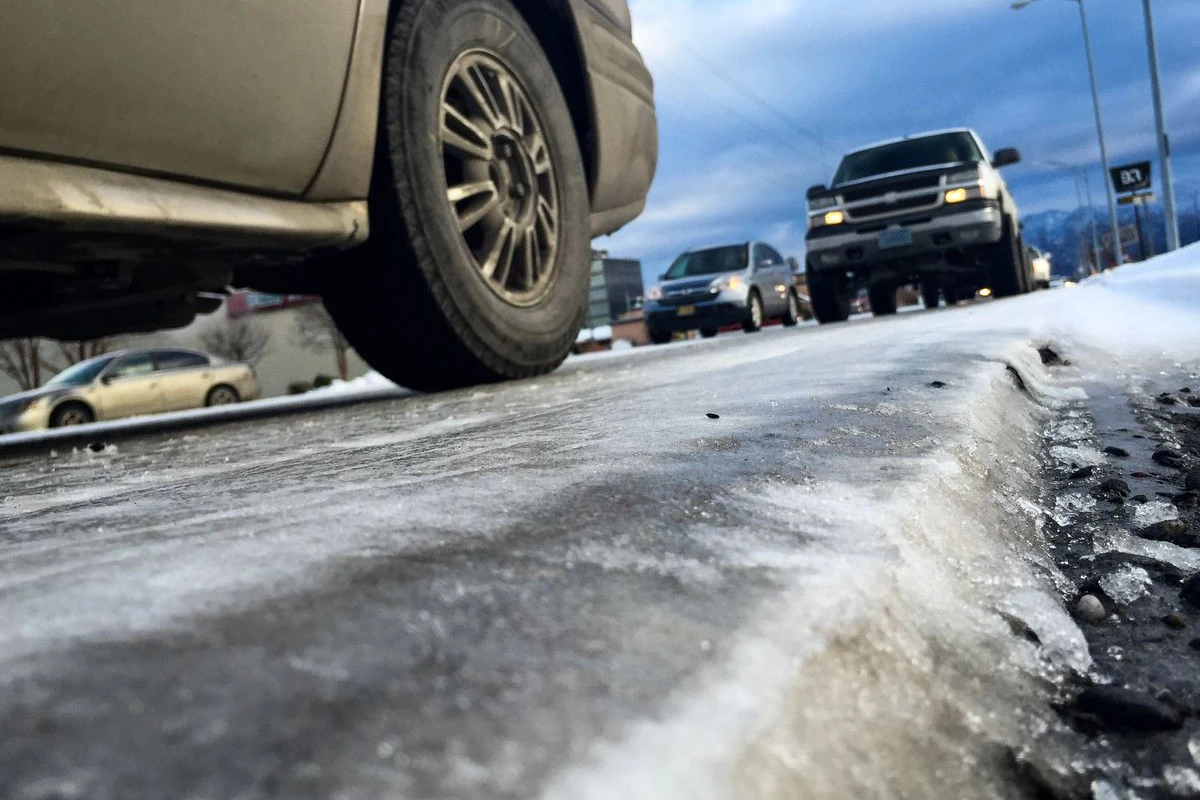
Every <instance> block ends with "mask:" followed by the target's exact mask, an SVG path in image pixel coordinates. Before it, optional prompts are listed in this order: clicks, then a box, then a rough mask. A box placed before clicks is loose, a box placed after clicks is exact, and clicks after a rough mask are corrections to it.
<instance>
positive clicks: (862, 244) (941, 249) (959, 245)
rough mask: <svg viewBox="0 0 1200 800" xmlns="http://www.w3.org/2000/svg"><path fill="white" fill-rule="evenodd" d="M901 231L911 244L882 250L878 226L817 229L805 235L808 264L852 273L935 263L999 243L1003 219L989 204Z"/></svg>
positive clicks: (996, 206)
mask: <svg viewBox="0 0 1200 800" xmlns="http://www.w3.org/2000/svg"><path fill="white" fill-rule="evenodd" d="M858 227H859V228H863V227H866V226H863V225H860V226H858ZM902 227H905V228H907V229H908V230H909V231H911V232H912V244H910V245H905V246H902V247H881V246H880V238H879V237H880V233H881V231H880V230H879V229H878V225H876V226H874V228H873V229H871V230H870V231H869V232H861V233H860V232H859V231H857V230H854V226H853V224H849V225H847V226H846V230H844V231H842V230H838V229H834V230H830V229H817V230H815V231H812V232H810V233H809V235H808V239H807V244H808V263H809V265H810V267H811V268H812V269H814V270H817V271H825V270H830V271H834V270H836V271H852V270H854V269H856V268H860V267H869V266H871V265H873V264H886V263H892V262H897V261H922V260H934V259H938V258H940V257H941V256H942V255H943V254H944V253H946V252H947V251H950V250H962V249H965V248H972V247H979V246H983V245H989V244H995V243H996V242H998V241H1000V237H1001V236H1002V235H1003V232H1004V215H1003V214H1002V213H1001V211H1000V206H999V205H998V204H990V205H987V206H984V207H981V208H973V209H970V210H964V211H960V212H957V213H954V214H945V215H943V216H939V217H935V218H933V219H932V220H928V221H924V222H919V223H916V224H913V225H902Z"/></svg>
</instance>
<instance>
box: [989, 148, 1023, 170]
mask: <svg viewBox="0 0 1200 800" xmlns="http://www.w3.org/2000/svg"><path fill="white" fill-rule="evenodd" d="M1020 163H1021V151H1020V150H1017V149H1016V148H1015V147H1006V148H1004V149H1003V150H997V151H996V156H995V158H993V159H992V166H993V167H995V168H996V169H1000V168H1001V167H1010V166H1012V165H1013V164H1020Z"/></svg>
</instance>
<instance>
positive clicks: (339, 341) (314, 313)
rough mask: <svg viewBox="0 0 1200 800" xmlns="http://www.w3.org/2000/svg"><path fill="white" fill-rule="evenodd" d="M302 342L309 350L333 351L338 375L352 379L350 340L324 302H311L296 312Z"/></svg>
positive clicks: (345, 378)
mask: <svg viewBox="0 0 1200 800" xmlns="http://www.w3.org/2000/svg"><path fill="white" fill-rule="evenodd" d="M296 329H297V331H298V333H299V338H300V344H301V346H303V347H306V348H308V349H309V350H315V351H318V352H329V353H332V354H333V356H334V358H335V359H337V370H338V376H339V377H341V379H342V380H349V379H350V342H348V341H346V337H345V336H343V335H342V332H341V331H340V330H338V326H337V324H336V323H334V321H333V317H331V316H329V312H328V311H326V310H325V306H324V304H322V303H309V304H308V305H306V306H302V307H301V308H300V310H299V311H298V312H297V314H296Z"/></svg>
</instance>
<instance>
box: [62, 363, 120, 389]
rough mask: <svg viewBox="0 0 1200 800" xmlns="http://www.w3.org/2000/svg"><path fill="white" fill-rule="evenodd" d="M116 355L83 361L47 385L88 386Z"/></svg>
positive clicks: (64, 371)
mask: <svg viewBox="0 0 1200 800" xmlns="http://www.w3.org/2000/svg"><path fill="white" fill-rule="evenodd" d="M115 358H116V356H101V357H100V358H93V359H90V360H88V361H81V362H79V363H78V364H76V365H75V366H73V367H69V368H68V369H65V370H63V371H62V372H60V373H58V374H57V375H55V376H54V377H53V378H51V379H50V380H48V381H46V385H47V386H87V385H88V384H89V383H91V382H92V381H94V380H96V376H98V375H99V374H100V373H101V372H103V371H104V368H105V367H107V366H108V365H109V364H111V363H112V362H113V360H114V359H115Z"/></svg>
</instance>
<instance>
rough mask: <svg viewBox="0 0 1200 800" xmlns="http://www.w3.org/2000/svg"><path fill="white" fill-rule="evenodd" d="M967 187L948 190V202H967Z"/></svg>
mask: <svg viewBox="0 0 1200 800" xmlns="http://www.w3.org/2000/svg"><path fill="white" fill-rule="evenodd" d="M967 194H968V193H967V190H966V189H951V190H950V191H948V192H946V202H947V203H950V204H954V203H965V202H967Z"/></svg>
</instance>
